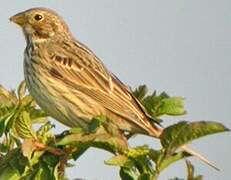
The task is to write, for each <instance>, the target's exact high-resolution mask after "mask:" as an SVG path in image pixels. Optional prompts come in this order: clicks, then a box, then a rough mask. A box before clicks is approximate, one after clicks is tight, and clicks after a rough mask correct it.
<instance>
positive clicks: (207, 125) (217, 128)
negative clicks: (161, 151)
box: [160, 121, 228, 154]
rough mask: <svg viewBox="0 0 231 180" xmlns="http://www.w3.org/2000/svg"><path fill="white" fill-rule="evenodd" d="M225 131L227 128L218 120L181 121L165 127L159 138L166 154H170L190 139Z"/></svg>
mask: <svg viewBox="0 0 231 180" xmlns="http://www.w3.org/2000/svg"><path fill="white" fill-rule="evenodd" d="M225 131H228V129H227V128H226V127H225V126H224V125H222V124H221V123H218V122H209V121H207V122H206V121H198V122H192V123H188V122H186V121H182V122H179V123H177V124H174V125H171V126H169V127H167V128H165V129H164V131H163V133H162V135H161V137H160V140H161V144H162V146H163V147H164V148H165V149H166V152H167V154H171V153H173V152H174V151H175V150H176V149H177V148H179V147H180V146H181V145H183V144H187V143H189V142H191V141H192V140H195V139H198V138H200V137H203V136H206V135H210V134H215V133H219V132H225Z"/></svg>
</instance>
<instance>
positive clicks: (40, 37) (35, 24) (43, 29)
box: [10, 8, 71, 42]
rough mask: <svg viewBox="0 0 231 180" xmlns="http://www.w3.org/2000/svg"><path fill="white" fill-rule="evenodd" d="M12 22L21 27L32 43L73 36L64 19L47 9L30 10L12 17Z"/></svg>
mask: <svg viewBox="0 0 231 180" xmlns="http://www.w3.org/2000/svg"><path fill="white" fill-rule="evenodd" d="M10 21H12V22H14V23H16V24H18V25H19V26H21V27H22V29H23V32H24V35H25V37H26V39H27V40H29V41H32V42H44V41H46V40H48V39H51V38H57V39H58V38H61V37H66V38H68V37H70V36H71V34H70V32H69V30H68V27H67V25H66V24H65V22H64V21H63V19H62V18H61V17H60V16H59V15H58V14H56V13H55V12H54V11H52V10H50V9H46V8H33V9H28V10H26V11H23V12H20V13H18V14H16V15H14V16H12V17H11V18H10Z"/></svg>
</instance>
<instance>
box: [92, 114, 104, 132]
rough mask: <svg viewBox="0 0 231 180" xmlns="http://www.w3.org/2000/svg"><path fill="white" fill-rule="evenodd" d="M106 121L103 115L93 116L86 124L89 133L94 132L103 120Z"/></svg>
mask: <svg viewBox="0 0 231 180" xmlns="http://www.w3.org/2000/svg"><path fill="white" fill-rule="evenodd" d="M105 121H106V118H105V117H104V116H98V117H94V118H93V119H92V120H91V122H90V124H89V126H88V130H89V132H90V133H93V132H96V130H97V129H98V128H99V127H100V126H101V124H102V123H103V122H105Z"/></svg>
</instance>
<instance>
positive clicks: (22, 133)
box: [15, 111, 36, 139]
mask: <svg viewBox="0 0 231 180" xmlns="http://www.w3.org/2000/svg"><path fill="white" fill-rule="evenodd" d="M15 129H16V133H17V134H18V136H19V137H20V138H23V139H30V138H34V139H36V133H35V132H34V130H33V129H32V123H31V119H30V114H29V113H28V112H26V111H22V112H21V114H20V116H19V117H18V118H17V120H16V121H15Z"/></svg>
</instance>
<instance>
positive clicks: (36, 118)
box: [29, 108, 48, 123]
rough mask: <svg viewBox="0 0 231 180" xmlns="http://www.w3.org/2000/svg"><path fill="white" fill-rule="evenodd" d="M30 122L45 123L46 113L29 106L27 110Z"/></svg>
mask: <svg viewBox="0 0 231 180" xmlns="http://www.w3.org/2000/svg"><path fill="white" fill-rule="evenodd" d="M29 113H30V118H31V121H32V123H46V122H47V117H48V115H47V114H46V113H45V112H44V111H43V110H41V109H35V108H31V109H30V110H29Z"/></svg>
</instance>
